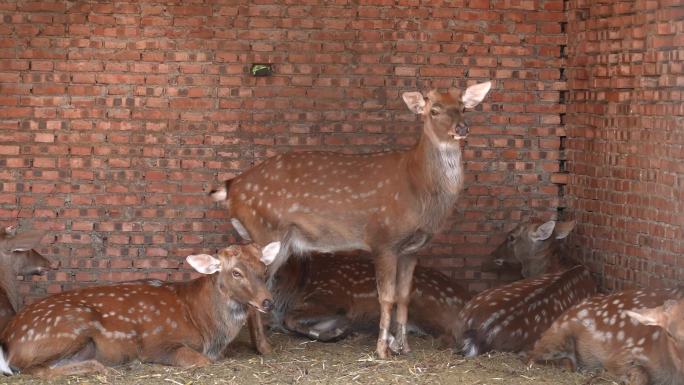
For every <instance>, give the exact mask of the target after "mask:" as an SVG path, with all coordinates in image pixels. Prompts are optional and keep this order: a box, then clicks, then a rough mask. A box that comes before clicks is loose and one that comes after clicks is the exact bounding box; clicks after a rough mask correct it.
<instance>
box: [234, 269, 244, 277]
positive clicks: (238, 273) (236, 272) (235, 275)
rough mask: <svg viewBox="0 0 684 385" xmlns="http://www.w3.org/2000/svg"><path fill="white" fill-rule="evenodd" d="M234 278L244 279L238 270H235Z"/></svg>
mask: <svg viewBox="0 0 684 385" xmlns="http://www.w3.org/2000/svg"><path fill="white" fill-rule="evenodd" d="M233 278H242V273H240V271H238V270H233Z"/></svg>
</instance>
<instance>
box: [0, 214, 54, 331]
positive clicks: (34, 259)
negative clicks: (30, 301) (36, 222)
mask: <svg viewBox="0 0 684 385" xmlns="http://www.w3.org/2000/svg"><path fill="white" fill-rule="evenodd" d="M43 235H44V233H43V232H37V231H28V232H22V233H19V234H17V229H16V228H15V227H12V226H10V227H6V228H3V229H0V330H2V329H4V328H5V325H7V322H9V320H10V319H11V318H12V317H13V316H14V314H16V312H17V310H19V307H20V306H21V298H20V297H19V292H18V288H17V275H23V276H24V279H26V278H27V277H29V276H31V275H43V274H45V273H46V272H47V270H48V269H49V268H50V261H49V260H48V259H47V258H45V257H43V256H42V255H40V253H38V252H37V251H35V250H33V248H34V247H36V246H37V245H38V244H39V243H40V240H41V238H43Z"/></svg>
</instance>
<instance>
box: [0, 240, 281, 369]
mask: <svg viewBox="0 0 684 385" xmlns="http://www.w3.org/2000/svg"><path fill="white" fill-rule="evenodd" d="M270 250H275V252H277V248H276V249H272V248H271V249H270ZM259 254H260V252H259V250H258V249H257V248H256V247H255V246H253V245H245V246H236V245H234V246H230V247H228V248H225V249H223V250H221V251H220V252H219V254H218V258H214V257H212V256H211V255H207V254H200V255H191V256H188V257H187V262H188V263H189V264H190V266H192V267H193V268H194V269H195V270H196V271H198V272H199V273H201V274H204V276H202V277H200V278H197V279H195V280H192V281H188V282H175V283H165V282H161V281H158V280H146V281H133V282H128V283H123V284H118V285H111V286H100V287H89V288H84V289H78V290H74V291H70V292H64V293H60V294H57V295H54V296H51V297H48V298H45V299H43V300H41V301H38V302H35V303H33V304H31V305H28V306H26V307H25V308H23V309H22V310H21V311H19V313H18V314H17V315H16V317H15V318H13V319H12V321H11V322H10V323H9V324H8V325H7V328H5V330H4V331H3V332H2V333H1V334H0V346H2V350H1V351H0V353H2V355H0V370H2V371H3V372H4V373H7V374H11V373H12V372H13V371H19V372H22V373H27V374H34V375H38V376H42V377H53V376H58V375H70V374H78V373H87V372H92V371H105V368H104V366H103V364H104V365H117V364H123V363H126V362H128V361H130V360H133V359H136V358H137V359H140V360H141V361H143V362H152V363H159V364H164V365H174V366H182V367H189V366H205V365H207V364H209V363H210V362H212V361H214V360H215V359H217V358H218V357H220V355H221V354H222V353H223V351H224V349H225V348H226V346H227V345H228V344H229V343H230V342H231V341H232V340H233V338H235V336H236V335H237V333H238V331H239V330H240V328H241V327H242V326H243V324H244V323H245V322H246V317H247V307H248V306H249V307H252V308H254V309H256V310H258V311H260V312H268V311H269V310H271V308H272V307H273V303H272V300H271V295H270V293H269V292H268V290H267V288H266V284H265V282H264V281H263V279H262V276H263V275H264V274H265V265H264V264H262V262H263V263H266V264H267V263H270V262H271V261H272V260H273V258H274V257H275V253H270V254H269V253H268V252H267V249H264V253H263V254H262V255H261V257H260V255H259ZM260 260H261V261H260ZM5 357H6V358H5Z"/></svg>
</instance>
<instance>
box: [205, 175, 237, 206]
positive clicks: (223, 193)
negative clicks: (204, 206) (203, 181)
mask: <svg viewBox="0 0 684 385" xmlns="http://www.w3.org/2000/svg"><path fill="white" fill-rule="evenodd" d="M231 183H233V179H228V180H226V182H225V186H223V187H221V188H219V189H216V190H211V191H210V192H209V196H210V197H211V199H213V200H214V202H221V201H225V200H228V190H230V185H231Z"/></svg>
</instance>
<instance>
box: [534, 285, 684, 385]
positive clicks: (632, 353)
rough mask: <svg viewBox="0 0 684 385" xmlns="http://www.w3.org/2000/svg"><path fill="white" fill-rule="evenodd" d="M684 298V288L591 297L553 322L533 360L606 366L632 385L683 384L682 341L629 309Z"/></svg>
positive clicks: (584, 366)
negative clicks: (638, 318) (637, 317)
mask: <svg viewBox="0 0 684 385" xmlns="http://www.w3.org/2000/svg"><path fill="white" fill-rule="evenodd" d="M682 298H684V289H662V290H625V291H622V292H619V293H615V294H611V295H599V296H595V297H592V298H589V299H586V300H585V301H583V302H581V303H579V304H577V305H576V306H574V307H572V308H570V309H568V310H567V311H566V312H565V313H563V315H562V316H561V317H559V318H558V319H557V320H556V321H555V322H554V323H553V325H551V327H550V328H549V329H548V330H547V331H546V332H545V333H544V334H543V336H542V337H541V338H540V339H539V341H538V342H537V343H536V344H535V346H534V349H533V350H532V352H531V353H530V360H531V362H552V363H555V362H560V363H563V364H565V365H566V366H568V367H570V368H572V369H578V368H581V369H587V370H596V369H599V368H604V369H606V370H608V371H609V372H611V373H613V374H614V375H617V376H620V377H622V379H623V380H624V381H626V382H627V383H628V384H630V385H633V384H639V385H647V384H653V385H656V384H657V385H682V384H684V372H683V371H682V368H683V366H682V359H683V358H684V355H683V354H682V352H683V350H679V347H678V346H677V345H678V344H680V343H681V341H671V340H670V338H669V337H668V335H667V333H666V332H665V330H663V329H662V328H661V327H659V326H647V325H643V324H641V323H639V322H638V321H637V320H635V319H632V318H630V316H629V315H628V312H626V311H627V310H635V309H642V308H651V307H655V306H660V305H662V304H663V303H664V302H665V301H666V300H673V299H674V300H682ZM682 316H684V314H680V315H679V317H680V318H679V319H678V320H679V322H680V323H681V319H682V318H681V317H682ZM682 336H684V334H682ZM679 346H681V345H679Z"/></svg>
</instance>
